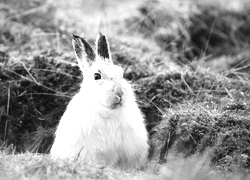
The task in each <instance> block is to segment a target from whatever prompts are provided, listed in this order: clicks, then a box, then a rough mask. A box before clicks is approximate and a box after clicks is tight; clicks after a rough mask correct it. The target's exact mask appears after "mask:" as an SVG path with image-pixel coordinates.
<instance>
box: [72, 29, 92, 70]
mask: <svg viewBox="0 0 250 180" xmlns="http://www.w3.org/2000/svg"><path fill="white" fill-rule="evenodd" d="M72 45H73V48H74V51H75V55H76V59H77V62H78V65H79V67H80V69H81V70H82V71H84V70H86V69H88V68H89V67H90V66H91V64H92V63H93V62H94V60H95V52H94V51H93V49H92V48H91V46H90V45H89V43H87V41H86V40H85V39H84V38H82V37H80V36H78V35H75V34H73V38H72Z"/></svg>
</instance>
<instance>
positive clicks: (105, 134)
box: [51, 33, 148, 169]
mask: <svg viewBox="0 0 250 180" xmlns="http://www.w3.org/2000/svg"><path fill="white" fill-rule="evenodd" d="M72 43H73V48H74V51H75V55H76V59H77V61H78V65H79V67H80V69H81V71H82V73H83V76H84V80H83V82H82V85H81V89H80V91H79V92H78V93H77V94H76V95H75V96H74V97H73V99H72V100H71V101H70V103H69V105H68V107H67V110H66V111H65V113H64V115H63V116H62V118H61V120H60V123H59V125H58V127H57V131H56V133H55V141H54V144H53V146H52V148H51V155H52V156H53V157H56V158H74V159H80V160H84V161H86V162H94V163H101V164H104V165H111V166H118V167H120V168H122V169H131V168H136V167H139V166H140V165H142V164H143V163H144V162H145V161H146V159H147V155H148V143H147V140H148V134H147V131H146V127H145V124H144V118H143V116H142V114H141V111H140V110H139V108H138V106H137V103H136V99H135V96H134V93H133V90H132V88H131V85H130V84H129V83H128V82H127V81H126V80H125V79H124V78H123V69H122V68H121V67H120V66H117V65H114V64H113V62H112V59H111V54H110V50H109V45H108V41H107V38H106V37H105V36H104V35H102V34H101V33H100V34H99V35H98V37H97V39H96V53H95V52H94V51H93V49H92V48H91V46H90V45H89V44H88V43H87V42H86V40H85V39H84V38H82V37H80V36H77V35H73V40H72Z"/></svg>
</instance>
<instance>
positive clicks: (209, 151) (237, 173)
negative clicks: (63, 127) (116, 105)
mask: <svg viewBox="0 0 250 180" xmlns="http://www.w3.org/2000/svg"><path fill="white" fill-rule="evenodd" d="M98 2H99V1H98ZM225 3H226V4H227V6H225ZM248 3H249V1H248V0H244V1H235V4H233V5H231V4H230V3H228V2H227V1H224V0H220V1H213V2H210V1H209V2H207V1H203V2H196V1H192V0H189V1H185V2H180V1H176V2H171V1H168V0H163V1H145V2H144V3H140V4H136V3H134V2H133V1H128V2H119V1H111V0H110V1H103V2H99V3H97V2H96V3H95V4H92V3H90V2H89V3H87V2H83V1H80V0H74V1H70V3H69V2H67V1H66V0H65V1H60V4H59V3H58V2H57V1H55V2H52V1H46V0H43V1H29V0H20V1H19V2H18V3H17V2H16V1H14V0H3V1H2V2H0V14H1V16H0V17H1V19H0V142H1V143H0V144H2V145H1V147H0V151H1V152H0V164H1V166H0V177H1V178H4V179H18V178H20V179H27V178H28V179H39V178H40V179H51V178H53V179H72V178H73V179H81V178H86V179H132V178H133V179H171V180H172V179H174V180H180V179H183V177H185V178H186V179H248V178H249V176H248V174H249V171H250V149H249V148H250V131H249V129H250V122H249V119H250V81H249V80H250V60H249V59H250V54H249V52H248V49H249V46H250V44H249V43H250V36H249V33H248V32H249V31H250V24H249V22H250V21H249V20H250V14H249V11H250V6H249V5H248ZM74 4H78V5H79V6H78V7H76V6H74ZM129 5H131V7H132V5H133V7H136V8H129V7H130V6H129ZM114 7H116V8H114ZM89 9H91V10H92V11H91V13H90V12H89V11H88V10H89ZM116 9H119V11H124V12H126V13H125V14H124V16H121V17H119V18H118V16H117V17H116V18H114V16H113V15H112V14H115V13H117V11H116ZM98 17H102V18H104V17H105V18H106V19H104V20H103V19H102V20H101V23H100V24H98V23H99V21H100V18H98ZM82 18H83V20H84V22H80V21H79V20H81V19H82ZM93 20H95V21H98V22H95V23H93ZM105 21H108V22H109V23H107V22H105ZM99 28H100V29H101V30H102V31H105V30H106V29H108V30H109V31H107V32H106V33H107V35H108V37H109V40H110V46H111V51H112V52H113V60H114V61H115V63H118V64H120V65H121V66H123V68H124V70H125V74H124V76H125V78H126V79H127V80H129V81H130V82H131V83H132V85H133V87H134V89H135V93H136V95H137V99H138V103H139V105H140V108H141V109H142V111H143V113H144V114H145V119H146V124H147V129H148V131H149V136H150V142H149V143H150V146H151V149H150V157H149V162H148V164H147V165H146V166H145V167H144V168H143V169H142V170H141V171H139V172H131V173H127V172H121V171H120V170H117V169H112V168H103V167H98V166H96V165H87V164H84V163H82V162H75V161H68V162H65V161H62V160H53V159H51V158H50V157H49V156H48V155H46V153H48V152H49V150H50V147H51V145H52V142H53V134H54V132H55V129H56V125H57V123H58V122H59V120H60V117H61V116H62V113H63V112H64V111H65V108H66V106H67V104H68V102H69V101H70V99H71V97H72V96H73V95H74V94H75V93H76V92H77V91H78V90H79V84H80V83H81V81H82V78H83V77H82V76H81V73H80V71H79V69H78V67H77V65H76V61H75V58H74V54H73V52H72V48H71V34H72V33H77V34H82V32H85V33H86V38H89V41H90V42H91V43H93V44H94V36H95V35H96V34H97V32H98V30H99ZM93 29H94V30H93ZM94 31H95V32H94ZM32 153H34V154H32ZM180 174H181V176H180Z"/></svg>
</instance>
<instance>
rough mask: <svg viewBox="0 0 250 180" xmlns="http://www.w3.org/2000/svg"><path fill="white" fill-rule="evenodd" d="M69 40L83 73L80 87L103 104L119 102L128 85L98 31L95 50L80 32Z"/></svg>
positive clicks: (119, 103) (112, 105)
mask: <svg viewBox="0 0 250 180" xmlns="http://www.w3.org/2000/svg"><path fill="white" fill-rule="evenodd" d="M72 44H73V48H74V51H75V55H76V58H77V61H78V65H79V67H80V69H81V71H82V73H83V76H84V80H83V84H82V89H81V90H82V91H84V93H86V94H87V95H89V96H92V97H91V98H93V101H94V102H97V103H98V104H100V105H101V106H103V107H105V108H109V109H116V108H119V107H121V106H123V104H124V103H125V102H126V97H127V90H128V88H130V86H129V84H128V83H127V81H126V80H124V78H123V69H122V68H121V67H120V66H117V65H114V64H113V61H112V59H111V54H110V49H109V44H108V41H107V38H106V37H105V36H104V35H102V34H101V33H100V34H99V35H98V36H97V39H96V52H94V51H93V49H92V48H91V46H90V45H89V43H88V42H87V41H86V40H85V39H84V38H82V37H80V36H77V35H73V40H72Z"/></svg>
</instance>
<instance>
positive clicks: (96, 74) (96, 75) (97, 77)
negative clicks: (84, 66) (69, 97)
mask: <svg viewBox="0 0 250 180" xmlns="http://www.w3.org/2000/svg"><path fill="white" fill-rule="evenodd" d="M94 78H95V80H99V79H101V78H102V76H101V74H100V73H95V74H94Z"/></svg>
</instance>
